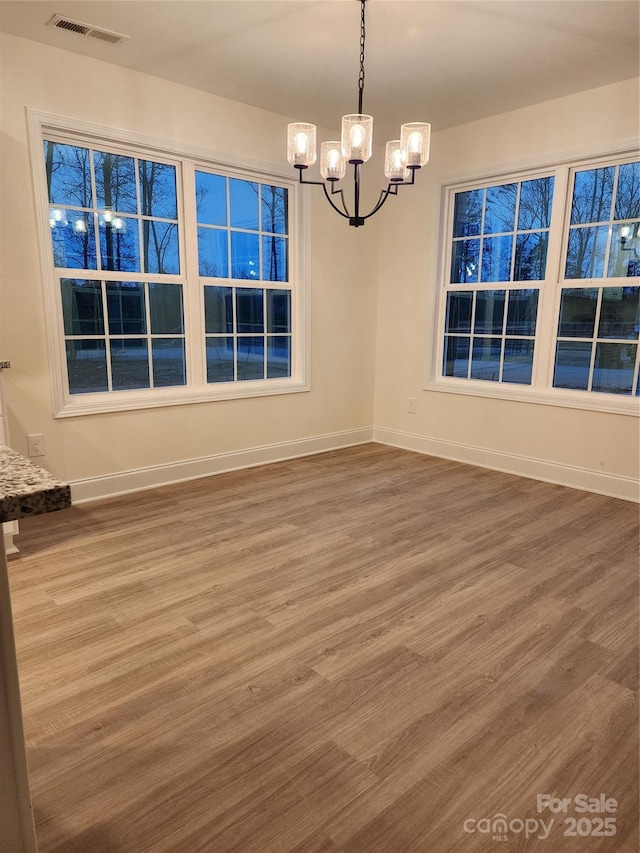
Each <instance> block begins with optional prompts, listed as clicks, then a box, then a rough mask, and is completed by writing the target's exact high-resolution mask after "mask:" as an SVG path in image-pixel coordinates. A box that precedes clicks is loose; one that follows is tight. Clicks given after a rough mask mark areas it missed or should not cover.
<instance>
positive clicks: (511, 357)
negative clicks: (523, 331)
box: [502, 338, 533, 385]
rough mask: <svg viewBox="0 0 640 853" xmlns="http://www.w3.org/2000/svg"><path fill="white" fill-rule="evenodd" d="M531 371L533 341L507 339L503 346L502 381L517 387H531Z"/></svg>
mask: <svg viewBox="0 0 640 853" xmlns="http://www.w3.org/2000/svg"><path fill="white" fill-rule="evenodd" d="M532 369H533V341H527V340H523V339H521V338H515V339H513V338H507V340H506V341H505V344H504V365H503V368H502V381H503V382H514V383H517V384H518V385H531V371H532Z"/></svg>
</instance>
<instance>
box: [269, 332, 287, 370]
mask: <svg viewBox="0 0 640 853" xmlns="http://www.w3.org/2000/svg"><path fill="white" fill-rule="evenodd" d="M278 376H291V338H290V337H289V336H288V335H278V336H277V337H272V338H267V379H274V378H276V377H278Z"/></svg>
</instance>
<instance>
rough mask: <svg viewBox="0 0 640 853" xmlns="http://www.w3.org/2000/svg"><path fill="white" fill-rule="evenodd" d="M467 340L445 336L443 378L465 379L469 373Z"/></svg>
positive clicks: (465, 338)
mask: <svg viewBox="0 0 640 853" xmlns="http://www.w3.org/2000/svg"><path fill="white" fill-rule="evenodd" d="M469 340H470V339H469V338H467V337H463V338H459V337H453V336H450V335H445V339H444V364H443V368H442V369H443V373H444V375H445V376H458V377H462V378H463V379H466V378H467V376H468V372H469Z"/></svg>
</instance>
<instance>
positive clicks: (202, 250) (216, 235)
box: [198, 228, 229, 278]
mask: <svg viewBox="0 0 640 853" xmlns="http://www.w3.org/2000/svg"><path fill="white" fill-rule="evenodd" d="M198 272H199V274H200V275H201V276H203V277H205V278H227V276H228V275H229V264H228V261H227V232H226V231H218V230H217V229H214V228H198Z"/></svg>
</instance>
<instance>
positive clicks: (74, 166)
mask: <svg viewBox="0 0 640 853" xmlns="http://www.w3.org/2000/svg"><path fill="white" fill-rule="evenodd" d="M44 162H45V170H46V174H47V188H48V190H49V201H50V202H52V203H53V204H67V205H72V206H74V207H93V206H94V205H93V203H92V194H91V158H90V154H89V149H88V148H81V147H80V146H78V145H63V144H62V143H61V142H48V141H47V142H45V143H44Z"/></svg>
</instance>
